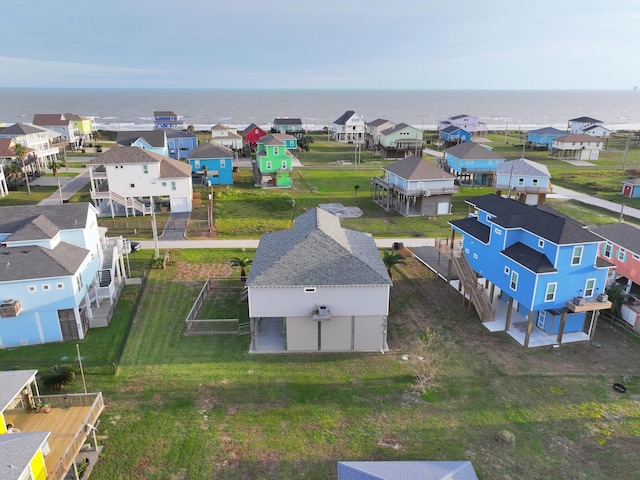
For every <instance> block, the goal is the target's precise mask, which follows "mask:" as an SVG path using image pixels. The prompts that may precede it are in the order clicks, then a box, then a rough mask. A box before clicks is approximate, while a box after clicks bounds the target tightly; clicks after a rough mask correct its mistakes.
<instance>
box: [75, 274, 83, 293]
mask: <svg viewBox="0 0 640 480" xmlns="http://www.w3.org/2000/svg"><path fill="white" fill-rule="evenodd" d="M76 285H77V286H78V291H80V290H82V287H83V283H82V275H78V276H77V277H76Z"/></svg>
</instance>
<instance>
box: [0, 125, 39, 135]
mask: <svg viewBox="0 0 640 480" xmlns="http://www.w3.org/2000/svg"><path fill="white" fill-rule="evenodd" d="M42 132H46V129H44V128H40V127H36V126H35V125H29V124H28V123H14V124H13V125H9V126H8V127H4V128H0V133H2V134H7V135H28V134H30V133H42Z"/></svg>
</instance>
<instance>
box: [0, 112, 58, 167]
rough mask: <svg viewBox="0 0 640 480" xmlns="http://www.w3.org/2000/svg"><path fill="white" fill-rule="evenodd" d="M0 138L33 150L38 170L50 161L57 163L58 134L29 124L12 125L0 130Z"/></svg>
mask: <svg viewBox="0 0 640 480" xmlns="http://www.w3.org/2000/svg"><path fill="white" fill-rule="evenodd" d="M0 138H12V139H13V140H14V141H15V142H16V143H19V144H20V145H22V146H23V147H27V148H30V149H32V150H33V154H34V155H35V156H36V158H37V159H38V166H39V167H40V169H44V168H46V167H47V164H48V163H49V162H50V161H58V155H59V154H60V149H59V148H58V146H57V145H58V144H59V140H60V134H58V133H57V132H54V131H53V130H49V129H47V128H43V127H37V126H35V125H31V124H29V123H14V124H13V125H9V126H7V127H2V128H0Z"/></svg>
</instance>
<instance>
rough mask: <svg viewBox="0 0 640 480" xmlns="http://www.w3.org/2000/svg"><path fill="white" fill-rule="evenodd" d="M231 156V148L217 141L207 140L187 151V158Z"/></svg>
mask: <svg viewBox="0 0 640 480" xmlns="http://www.w3.org/2000/svg"><path fill="white" fill-rule="evenodd" d="M229 157H231V158H233V150H231V149H230V148H228V147H225V146H224V145H221V144H220V143H218V142H215V141H213V140H209V141H208V142H206V143H203V144H202V145H198V146H197V147H196V148H194V149H193V150H191V152H189V157H188V158H212V159H213V158H229Z"/></svg>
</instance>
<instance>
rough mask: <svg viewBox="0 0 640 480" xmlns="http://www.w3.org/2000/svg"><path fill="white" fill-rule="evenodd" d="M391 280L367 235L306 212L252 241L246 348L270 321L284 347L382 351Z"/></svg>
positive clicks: (255, 342) (257, 344)
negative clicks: (289, 225)
mask: <svg viewBox="0 0 640 480" xmlns="http://www.w3.org/2000/svg"><path fill="white" fill-rule="evenodd" d="M391 284H392V283H391V279H390V278H389V275H388V273H387V270H386V268H385V266H384V263H383V262H382V258H381V257H380V253H379V251H378V249H377V247H376V244H375V241H374V239H373V237H372V236H371V235H370V234H368V233H363V232H357V231H354V230H347V229H344V228H342V227H341V226H340V220H339V219H338V217H336V216H334V215H332V214H331V213H328V212H326V211H324V210H322V209H320V208H314V209H312V210H309V211H307V212H305V213H303V214H302V215H300V216H298V217H296V219H295V221H294V225H293V227H292V228H290V229H288V230H282V231H279V232H274V233H268V234H265V235H263V236H262V237H261V238H260V243H259V244H258V250H257V251H256V254H255V257H254V259H253V264H252V266H251V271H250V272H249V277H248V279H247V283H246V286H247V290H248V298H249V317H250V319H251V331H252V351H261V348H260V346H261V335H262V334H263V333H264V332H267V331H269V330H271V329H273V328H274V325H275V330H276V332H277V335H279V337H280V339H279V349H280V350H284V351H289V352H307V351H309V352H310V351H313V352H317V351H380V350H382V351H384V350H387V349H388V347H387V315H388V313H389V288H390V287H391ZM271 351H273V350H271Z"/></svg>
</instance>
